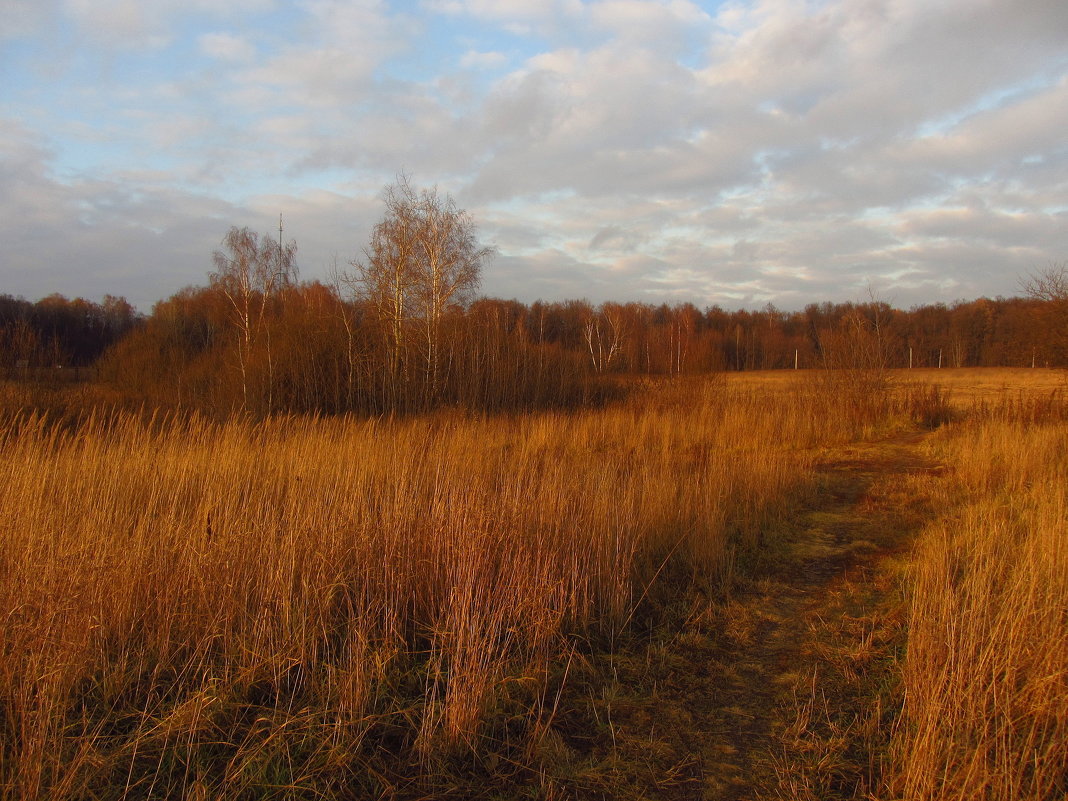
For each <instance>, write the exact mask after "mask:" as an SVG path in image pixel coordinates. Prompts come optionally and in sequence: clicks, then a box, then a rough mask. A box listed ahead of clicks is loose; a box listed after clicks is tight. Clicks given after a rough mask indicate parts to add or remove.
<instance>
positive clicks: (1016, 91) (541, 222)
mask: <svg viewBox="0 0 1068 801" xmlns="http://www.w3.org/2000/svg"><path fill="white" fill-rule="evenodd" d="M65 1H66V6H65V8H66V9H67V13H68V14H70V15H72V17H73V18H74V19H75V20H76V21H77V24H78V25H79V26H80V30H82V32H83V33H85V34H86V37H87V39H86V41H88V42H89V43H90V44H87V45H85V47H86V48H91V47H95V46H97V45H99V44H101V43H103V44H105V45H107V47H106V48H101V49H100V51H99V52H100V53H103V52H105V51H107V49H108V48H110V47H112V46H115V45H116V44H117V43H119V40H122V42H121V44H122V45H123V46H132V45H133V44H136V45H137V46H139V47H141V48H146V47H151V46H152V45H153V43H155V44H160V43H163V42H176V41H177V40H178V38H180V37H181V36H186V37H187V41H186V42H184V44H187V45H190V46H191V48H192V49H193V50H195V51H196V52H198V53H199V54H203V55H204V56H207V57H208V60H205V59H203V58H201V59H200V60H199V62H198V64H197V66H196V67H195V68H192V67H189V66H188V65H187V64H181V65H178V66H174V67H172V68H171V71H170V73H169V74H168V75H167V76H165V78H164V79H161V80H159V81H158V82H156V83H155V84H154V85H153V86H151V87H147V88H146V87H144V86H138V87H123V86H121V85H119V80H120V79H121V77H122V76H117V77H116V81H115V83H116V86H114V87H109V86H103V85H99V84H93V85H92V86H88V85H87V86H85V87H83V90H84V91H85V92H89V91H91V92H92V93H93V94H92V99H93V104H94V106H96V107H100V108H109V109H111V110H112V113H111V114H110V116H109V117H108V118H107V119H106V120H103V121H101V120H96V119H87V118H86V115H85V114H82V115H80V116H78V115H73V114H71V115H67V114H66V113H65V110H63V109H51V110H49V111H48V113H43V112H42V111H41V110H40V109H31V108H29V107H21V106H17V104H16V105H9V106H8V109H7V111H8V113H11V114H17V115H19V116H21V117H23V118H24V119H34V117H33V114H34V113H36V114H37V115H38V117H37V118H36V119H35V121H34V122H32V123H23V124H22V125H21V127H11V125H8V127H7V128H6V130H7V131H8V134H7V136H8V139H7V140H5V141H7V142H8V144H6V145H5V147H7V148H8V150H9V151H10V152H11V153H13V154H14V155H10V156H9V157H8V158H7V159H6V160H5V161H4V163H3V171H2V172H0V199H2V203H3V207H2V208H0V213H2V214H4V215H7V216H9V217H10V216H11V215H14V216H16V217H17V216H18V215H19V214H22V215H23V216H24V218H25V219H27V220H28V223H27V225H26V226H24V227H19V226H14V227H11V228H10V230H5V231H4V232H3V235H4V236H6V237H9V242H10V243H11V244H10V247H11V250H12V252H14V253H19V254H22V255H20V256H19V259H22V261H19V262H18V263H19V264H25V265H29V264H31V263H36V264H41V263H56V264H59V263H61V262H62V261H63V259H64V256H63V254H64V253H65V254H73V253H82V254H83V255H82V256H80V257H78V259H80V261H81V263H83V264H85V265H91V264H98V267H99V269H97V268H94V267H91V266H86V267H85V268H84V269H83V271H82V272H81V273H80V275H83V276H84V275H90V274H98V275H101V276H103V275H104V273H103V272H102V271H103V270H104V265H108V264H112V265H113V264H120V265H122V264H125V265H128V266H127V267H126V268H123V269H127V272H129V273H130V274H133V272H136V270H134V268H133V267H132V266H129V265H132V264H134V263H135V262H136V263H143V264H151V263H152V261H153V259H155V258H157V257H158V254H159V247H160V246H161V244H166V245H168V246H169V244H170V243H171V241H172V239H170V238H168V237H169V236H170V234H169V233H168V232H171V231H172V230H173V229H175V228H180V229H182V230H183V231H186V232H188V231H190V230H196V231H207V230H208V229H211V228H213V227H218V226H222V230H219V231H214V232H213V233H212V235H211V237H208V238H204V236H203V235H201V234H197V236H193V237H190V238H189V239H188V242H195V243H196V247H199V248H203V249H204V252H203V254H202V257H194V256H193V254H192V250H191V249H190V247H187V246H186V244H185V243H182V244H179V245H178V246H177V247H178V248H179V250H178V251H177V252H179V253H182V254H184V256H183V257H184V258H189V259H190V260H191V262H196V261H197V259H198V258H199V259H200V261H199V262H198V263H197V264H196V270H188V271H187V272H188V273H189V276H190V277H189V279H188V280H197V279H198V277H199V276H200V275H201V273H202V270H203V264H202V262H203V261H204V260H206V259H208V258H210V251H211V249H212V248H213V247H214V246H215V244H216V243H217V240H218V238H219V237H220V236H221V233H222V231H223V230H225V227H226V226H228V225H229V224H249V223H247V222H246V221H245V220H246V219H252V220H259V219H261V218H262V219H263V220H264V221H265V222H266V223H267V224H268V225H269V224H270V218H271V217H272V216H273V215H275V214H277V211H278V210H279V209H278V208H273V211H272V207H274V206H279V207H283V206H284V207H285V208H284V209H282V210H283V211H286V214H287V220H289V219H290V217H291V218H292V228H291V229H290V228H289V224H288V223H287V230H292V231H293V233H294V236H297V238H298V241H299V242H300V244H301V247H302V251H301V253H302V255H305V256H307V257H308V259H309V262H308V264H309V267H308V269H310V270H312V271H314V270H319V269H321V267H322V265H323V264H325V263H327V262H328V261H329V260H330V254H331V253H332V252H333V251H340V256H341V258H342V260H343V261H347V259H348V258H351V257H352V256H353V255H355V253H356V252H357V251H358V249H359V244H360V241H361V236H363V235H365V231H366V227H367V226H368V225H369V224H370V222H371V221H372V220H373V217H374V216H375V215H376V214H377V213H379V210H378V207H377V205H376V203H375V202H373V201H374V196H375V194H376V192H377V189H378V188H379V187H380V186H381V185H382V184H384V183H386V182H388V181H389V180H391V178H392V177H393V176H394V175H395V174H396V172H397V171H399V170H402V169H403V170H407V171H410V172H411V173H412V174H413V176H414V178H415V180H416V181H417V182H420V183H427V184H432V183H438V184H439V185H440V186H441V188H442V189H443V190H445V191H451V192H452V193H453V194H455V195H456V196H457V198H458V199H459V200H460V201H461V202H462V203H463V204H465V205H467V206H468V207H469V208H471V209H472V211H473V212H474V213H475V215H476V217H477V218H478V219H479V220H481V221H482V222H483V231H484V232H485V234H486V235H487V237H489V238H491V239H492V241H494V242H495V243H496V244H497V245H498V246H499V247H500V248H501V257H500V258H499V259H497V260H496V261H495V262H494V264H493V265H492V266H491V268H490V271H489V273H488V274H487V277H486V281H487V283H486V290H487V291H489V292H492V293H496V294H504V295H517V296H519V297H522V298H524V299H527V300H530V299H533V298H534V297H537V296H539V295H542V296H546V297H562V296H568V295H570V296H573V297H581V296H589V297H591V299H594V300H605V299H609V298H612V297H618V298H620V299H627V298H637V299H646V300H656V299H657V298H671V299H676V298H677V299H690V300H693V301H695V302H696V303H698V305H701V304H703V303H705V302H715V299H717V298H718V299H733V301H734V302H747V303H750V302H751V303H757V304H759V303H763V302H765V301H767V300H774V301H775V302H776V303H777V304H779V305H787V304H789V303H794V304H795V305H796V304H798V303H802V302H804V301H807V300H821V299H825V298H841V297H843V296H849V295H851V294H854V290H858V291H862V290H863V287H864V285H865V284H866V283H867V281H868V280H871V279H876V280H877V279H878V278H879V276H884V277H887V281H889V282H892V283H893V284H894V285H896V286H900V287H902V296H903V297H906V298H909V297H913V296H915V297H918V298H921V299H922V294H923V293H927V295H930V294H931V293H932V292H943V291H955V292H961V293H964V294H968V292H970V290H971V289H972V288H974V289H975V293H974V294H980V293H987V294H997V293H1009V292H1012V291H1013V289H1014V287H1015V277H1014V271H1022V272H1026V271H1027V270H1028V269H1033V267H1034V265H1035V264H1043V263H1046V262H1047V261H1049V260H1050V259H1057V258H1063V257H1064V254H1065V253H1066V252H1068V242H1066V240H1065V238H1064V234H1063V233H1062V232H1063V231H1064V230H1065V228H1064V225H1063V223H1064V210H1065V209H1066V208H1068V146H1066V145H1065V144H1063V142H1064V137H1063V128H1064V121H1065V119H1068V51H1065V49H1064V47H1063V42H1064V41H1065V40H1066V39H1068V11H1066V9H1068V4H1063V3H1045V2H1043V1H1042V0H1022V1H1021V2H1019V3H1012V4H1007V3H1002V2H997V1H996V0H947V2H944V3H929V2H925V0H860V1H859V2H858V1H857V0H828V1H827V2H823V3H819V4H812V3H809V2H807V1H806V0H754V2H751V3H734V4H730V3H729V4H725V5H721V6H720V7H719V8H718V9H716V10H715V11H714V12H711V13H712V14H713V16H710V14H709V12H706V11H705V10H704V9H703V8H702V7H701V6H700V5H698V4H696V3H693V2H688V0H650V2H638V0H600V1H599V2H598V1H595V2H588V3H585V4H583V3H581V2H578V0H554V2H537V1H536V0H507V1H504V2H492V1H491V0H430V1H429V2H425V3H424V4H423V6H422V11H423V13H422V15H419V14H418V13H405V12H401V11H399V10H397V9H396V8H394V7H391V6H390V5H388V4H386V3H379V2H374V1H373V0H364V1H363V2H341V0H308V2H306V3H303V4H301V5H299V6H293V7H292V8H288V7H287V10H288V11H289V12H290V13H291V14H292V15H293V16H292V19H290V20H289V22H290V24H289V25H288V26H287V27H286V28H285V35H284V36H283V35H282V34H280V33H279V30H277V29H274V28H272V29H266V28H261V27H259V26H258V24H256V23H255V21H254V18H255V14H256V13H258V12H259V11H262V10H264V9H265V8H266V4H265V0H264V2H261V1H260V0H244V1H243V2H240V3H238V4H237V5H234V4H230V5H227V4H211V5H210V8H209V3H208V0H187V2H179V0H161V2H159V3H153V4H138V3H132V2H130V1H129V0H102V2H100V3H92V4H90V3H88V2H87V0H65ZM0 2H2V0H0ZM0 8H2V6H0ZM243 14H244V15H246V16H248V17H249V18H250V19H252V20H253V21H252V22H250V23H249V24H248V25H247V26H246V25H241V26H238V25H237V24H236V22H237V21H242V22H244V20H243V17H242V15H243ZM433 15H437V16H433ZM443 17H453V19H443ZM465 17H466V18H468V19H469V20H471V21H473V24H471V25H469V26H468V25H465V24H464V18H465ZM18 20H19V21H18V23H17V24H18V25H19V26H20V27H19V30H20V31H22V33H19V34H17V35H18V36H32V35H34V34H33V33H32V32H33V31H35V30H39V29H38V28H35V27H34V26H35V25H39V24H40V23H39V22H36V21H35V18H34V17H33V15H27V14H24V15H22V16H21V17H19V18H18ZM189 20H196V21H197V22H198V23H200V24H199V26H196V27H195V32H194V33H192V34H190V33H189V31H188V29H187V28H188V22H189ZM435 23H442V24H441V25H437V24H435ZM500 31H506V32H509V33H510V36H511V38H508V37H505V38H500V37H498V36H496V35H495V34H496V33H497V32H500ZM238 32H239V33H238ZM517 32H518V33H531V34H536V36H532V37H531V38H528V39H525V40H520V42H519V43H518V44H517V40H516V39H515V38H514V35H515V34H516V33H517ZM94 42H95V43H96V44H95V45H94V44H92V43H94ZM179 49H180V48H174V49H173V50H174V51H177V50H179ZM517 53H523V54H524V55H523V56H519V55H517ZM138 57H144V58H149V57H150V56H149V55H143V54H142V55H139V56H138ZM100 58H101V59H103V58H105V56H104V55H101V56H100ZM519 58H524V59H525V60H524V61H522V63H518V61H517V62H515V63H513V59H519ZM155 66H156V67H157V68H158V67H159V64H158V63H157V64H155ZM501 70H509V71H508V72H507V73H506V74H503V75H501V74H500V71H501ZM71 80H72V81H73V82H74V83H75V84H76V83H77V80H78V79H77V76H72V78H71ZM19 102H22V101H21V100H20V101H19ZM53 123H54V124H53ZM44 130H49V131H50V132H51V133H52V135H53V137H54V138H53V139H52V140H51V142H50V148H51V150H47V149H46V150H42V149H40V147H39V142H40V140H41V135H40V132H41V131H44ZM13 131H14V133H12V132H13ZM12 143H14V144H12ZM109 145H110V146H111V148H112V149H114V150H121V151H123V152H120V153H117V154H111V153H108V152H107V151H108V148H109ZM79 148H81V149H86V150H89V149H93V150H94V152H100V153H103V154H104V155H102V156H100V157H99V158H98V160H97V161H96V162H85V163H84V164H83V163H79V162H78V159H77V157H76V155H75V154H76V152H77V151H78V150H79ZM131 156H133V158H130V157H131ZM59 163H63V164H64V165H65V166H64V170H65V171H64V172H63V177H62V179H61V178H58V177H56V174H57V173H58V172H59V169H58V168H57V167H56V166H55V165H57V164H59ZM72 165H73V166H72ZM71 175H77V176H79V177H78V178H77V179H75V178H71V177H70V176H71ZM313 186H319V187H321V191H319V192H316V191H314V190H312V189H311V187H313ZM213 192H218V193H224V194H221V195H220V196H221V197H224V198H225V199H214V200H213V199H212V198H211V196H210V195H211V193H213ZM355 196H359V197H361V198H364V199H363V200H361V201H359V202H357V201H355V200H353V198H354V197H355ZM168 214H170V215H173V221H172V222H168ZM231 217H232V218H238V219H226V218H231ZM347 221H348V222H347ZM146 232H147V233H146ZM301 232H304V233H301ZM360 232H364V234H361V233H360ZM108 235H111V236H112V237H113V238H114V241H115V243H116V244H115V245H114V248H116V249H117V248H119V247H120V245H121V246H122V247H123V248H125V250H123V251H122V253H118V252H117V250H116V252H113V253H111V254H110V255H108V246H107V245H106V240H107V237H108ZM198 236H199V237H200V238H199V239H198V238H197V237H198ZM61 243H66V244H63V245H62V248H61ZM35 248H36V249H37V252H38V255H39V256H40V258H38V260H37V261H36V262H33V261H32V257H31V255H30V254H32V253H33V252H34V250H35ZM63 248H66V249H65V250H63ZM324 254H325V255H324ZM138 260H140V261H138ZM1030 260H1033V263H1031V262H1030ZM168 263H169V264H172V266H173V262H168ZM94 269H96V270H97V271H96V273H94V272H93V271H94ZM108 269H110V268H108ZM144 269H146V270H151V269H154V268H150V267H146V268H144ZM131 271H132V272H131ZM176 271H177V268H174V269H173V270H171V273H172V274H173V273H175V272H176ZM306 274H307V271H306ZM312 277H314V275H313V276H312ZM101 280H102V279H101ZM162 286H163V284H162V283H161V287H162ZM168 286H169V284H168ZM938 287H951V288H952V290H948V289H938ZM966 290H967V291H966ZM71 291H74V290H71ZM102 291H118V292H122V291H123V289H122V288H121V287H103V289H102ZM910 293H912V294H910ZM926 299H930V297H928V298H926ZM942 299H949V300H951V299H953V298H942Z"/></svg>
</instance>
